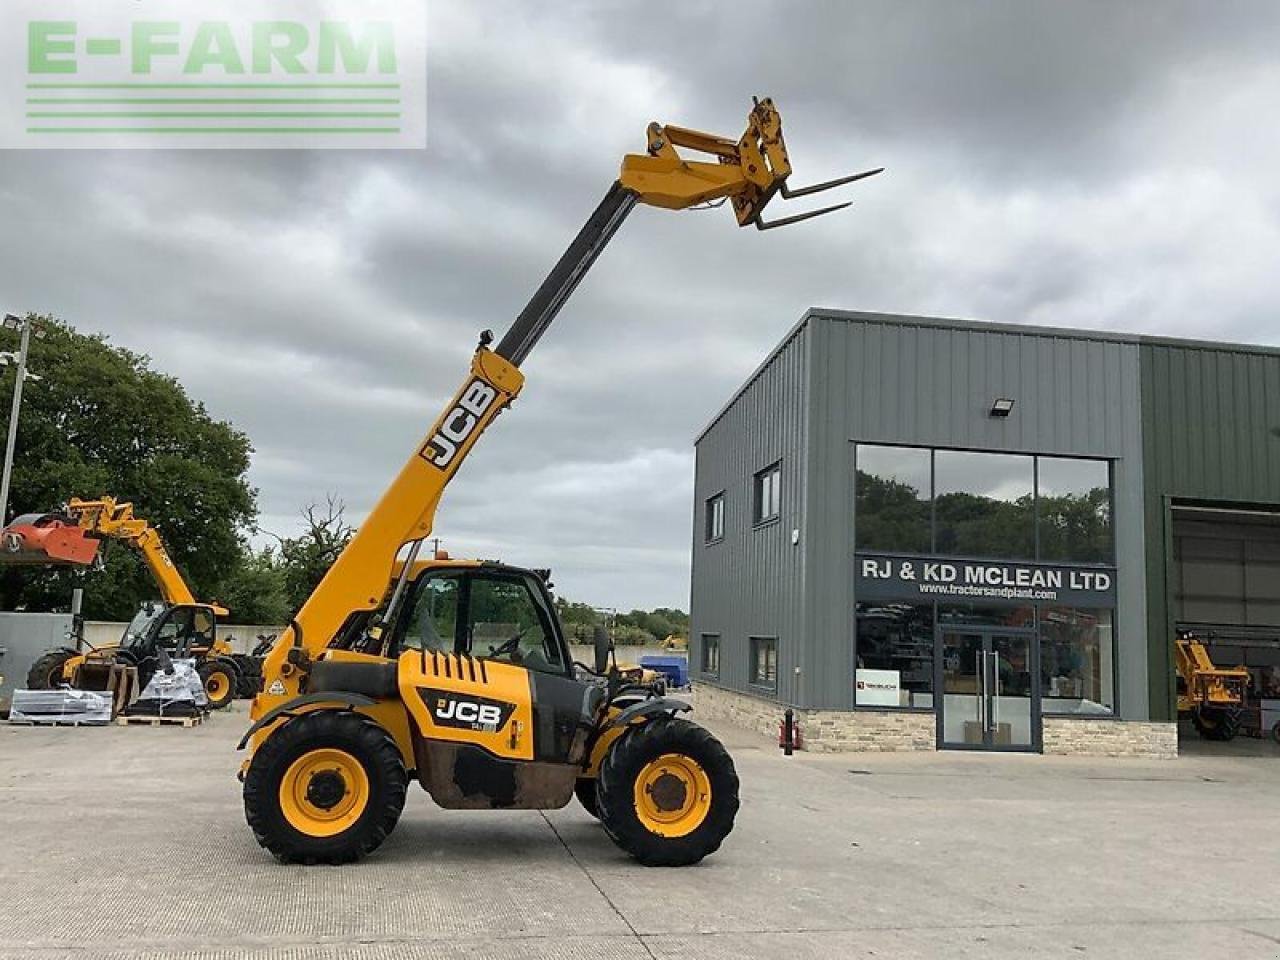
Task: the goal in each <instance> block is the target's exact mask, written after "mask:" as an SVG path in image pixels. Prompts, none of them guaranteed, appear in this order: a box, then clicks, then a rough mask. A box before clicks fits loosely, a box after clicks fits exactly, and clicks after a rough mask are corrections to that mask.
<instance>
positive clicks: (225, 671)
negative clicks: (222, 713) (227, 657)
mask: <svg viewBox="0 0 1280 960" xmlns="http://www.w3.org/2000/svg"><path fill="white" fill-rule="evenodd" d="M196 672H197V673H199V674H200V682H201V683H203V684H204V695H205V696H206V697H208V698H209V708H210V709H211V710H221V709H223V708H224V707H226V706H227V705H228V704H230V703H231V701H232V700H234V699H235V697H236V684H237V682H238V681H237V679H236V673H235V670H234V669H233V668H232V667H230V666H228V665H227V664H226V663H223V662H222V661H219V660H206V661H205V662H204V663H202V664H200V667H199V669H198V670H197V671H196Z"/></svg>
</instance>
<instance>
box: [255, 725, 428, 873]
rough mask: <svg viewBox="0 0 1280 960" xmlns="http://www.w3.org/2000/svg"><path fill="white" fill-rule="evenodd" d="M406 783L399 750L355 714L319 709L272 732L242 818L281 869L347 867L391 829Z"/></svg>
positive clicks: (401, 806) (261, 753)
mask: <svg viewBox="0 0 1280 960" xmlns="http://www.w3.org/2000/svg"><path fill="white" fill-rule="evenodd" d="M407 784H408V779H407V775H406V773H405V769H404V764H403V763H402V762H401V761H400V751H399V750H398V749H397V748H396V745H395V742H394V741H393V740H392V739H391V737H390V736H389V735H388V734H387V732H386V731H385V730H383V729H382V728H381V727H380V726H378V725H377V724H376V723H374V722H373V721H372V720H370V719H369V718H368V717H363V716H361V715H359V714H357V713H351V712H349V711H339V710H321V711H318V712H314V713H306V714H303V715H302V716H300V717H297V718H296V719H293V720H289V721H286V722H285V723H284V724H283V725H282V726H280V727H277V728H276V729H275V731H274V732H273V733H271V734H270V735H269V736H268V737H267V738H266V740H264V741H263V742H262V744H261V745H260V746H259V747H258V750H257V752H256V753H254V755H253V761H252V762H251V763H250V764H249V769H248V771H247V773H246V774H245V778H244V814H245V819H246V820H248V821H249V826H250V827H252V828H253V834H254V836H255V837H256V838H257V840H258V843H260V844H261V845H262V846H263V847H265V848H266V849H267V850H269V851H271V853H273V854H274V855H275V857H276V859H277V860H280V861H281V862H282V863H308V864H310V863H350V862H351V861H353V860H359V859H360V858H361V857H363V856H364V855H365V854H367V853H372V852H373V851H374V850H376V849H377V848H378V847H379V846H380V845H381V843H382V841H383V840H385V839H386V838H387V836H388V835H389V834H390V833H391V831H392V830H394V829H395V825H396V821H397V820H399V819H400V811H401V810H402V809H404V797H405V789H406V786H407Z"/></svg>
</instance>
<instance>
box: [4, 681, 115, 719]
mask: <svg viewBox="0 0 1280 960" xmlns="http://www.w3.org/2000/svg"><path fill="white" fill-rule="evenodd" d="M113 696H114V695H113V693H112V692H111V691H108V690H65V689H64V690H15V691H14V692H13V703H12V704H11V705H10V707H9V722H10V723H28V724H37V723H38V724H49V725H59V726H81V725H82V724H90V725H99V726H100V725H103V724H108V723H110V722H111V718H112V714H113V712H114V711H113V707H114V703H113Z"/></svg>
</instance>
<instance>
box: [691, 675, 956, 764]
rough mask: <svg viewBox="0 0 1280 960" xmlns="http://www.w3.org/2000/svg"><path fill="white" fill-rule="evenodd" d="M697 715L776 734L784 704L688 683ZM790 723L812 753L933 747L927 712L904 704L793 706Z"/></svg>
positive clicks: (932, 726) (933, 730)
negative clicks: (888, 706) (908, 708)
mask: <svg viewBox="0 0 1280 960" xmlns="http://www.w3.org/2000/svg"><path fill="white" fill-rule="evenodd" d="M694 707H695V710H696V712H697V714H698V715H699V716H704V717H710V718H712V719H716V720H727V721H728V722H729V723H732V724H733V725H734V726H737V727H744V728H745V729H747V730H754V731H755V732H757V733H761V734H763V735H764V736H766V737H770V738H773V739H777V736H778V724H779V723H781V722H782V713H783V711H784V710H785V709H786V707H785V706H784V705H782V704H780V703H777V702H776V701H773V700H766V699H764V698H762V697H753V696H750V695H748V694H743V693H737V692H736V691H733V690H725V689H723V688H721V687H714V686H711V685H710V684H706V683H695V684H694ZM795 717H796V723H798V724H799V725H800V735H801V737H802V738H803V740H804V749H805V750H812V751H813V752H815V753H846V752H889V751H898V750H933V749H934V748H935V740H936V739H937V737H936V721H935V719H934V716H933V714H932V713H913V712H908V711H904V710H797V711H796V712H795Z"/></svg>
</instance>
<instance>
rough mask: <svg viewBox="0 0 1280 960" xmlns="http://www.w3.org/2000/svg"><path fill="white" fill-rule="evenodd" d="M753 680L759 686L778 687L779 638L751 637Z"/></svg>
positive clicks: (775, 688)
mask: <svg viewBox="0 0 1280 960" xmlns="http://www.w3.org/2000/svg"><path fill="white" fill-rule="evenodd" d="M750 676H751V682H752V683H753V684H754V685H755V686H757V687H768V688H769V689H770V690H774V691H776V690H777V689H778V638H777V637H752V638H751V674H750Z"/></svg>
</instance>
